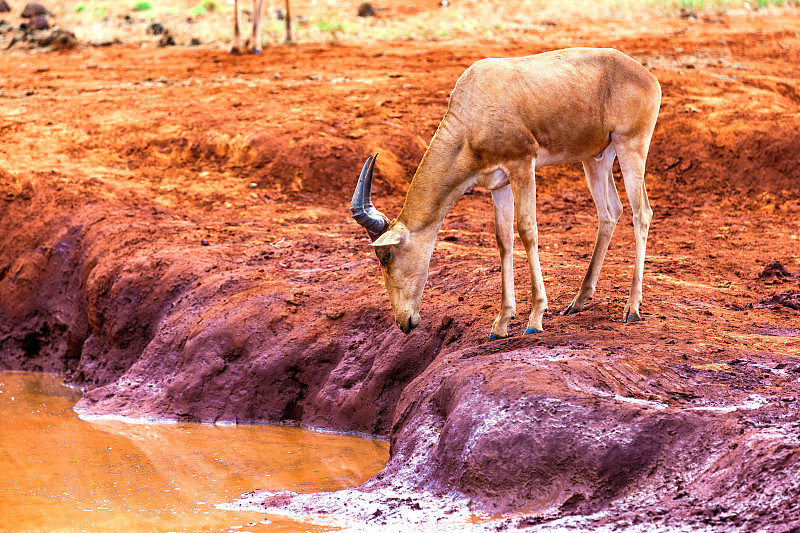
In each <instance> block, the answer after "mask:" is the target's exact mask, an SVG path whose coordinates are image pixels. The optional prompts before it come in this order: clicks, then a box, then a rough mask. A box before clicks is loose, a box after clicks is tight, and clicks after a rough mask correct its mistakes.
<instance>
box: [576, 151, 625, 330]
mask: <svg viewBox="0 0 800 533" xmlns="http://www.w3.org/2000/svg"><path fill="white" fill-rule="evenodd" d="M615 157H616V153H615V152H614V147H613V145H611V144H609V145H608V147H607V148H606V149H605V150H604V151H603V152H602V154H600V156H599V157H593V158H592V159H589V160H587V161H584V162H583V170H584V172H585V173H586V183H588V184H589V190H590V191H591V193H592V199H594V204H595V206H596V207H597V221H598V222H597V239H596V240H595V242H594V251H593V252H592V259H591V261H590V262H589V268H588V269H587V270H586V275H585V276H584V278H583V283H581V289H580V291H579V292H578V294H577V296H575V298H574V299H573V300H572V303H570V304H569V305H568V306H567V307H566V309H564V310H563V311H562V312H561V314H562V315H568V314H572V313H577V312H579V311H582V310H583V306H584V305H585V304H586V302H587V300H590V299H591V298H592V296H594V290H595V287H596V286H597V279H598V278H599V277H600V269H601V268H602V266H603V260H604V259H605V257H606V252H607V251H608V245H609V243H610V242H611V236H612V235H613V234H614V228H615V227H616V226H617V221H618V220H619V217H620V215H621V214H622V202H620V199H619V194H618V193H617V187H616V185H615V184H614V174H613V172H612V168H613V166H614V158H615Z"/></svg>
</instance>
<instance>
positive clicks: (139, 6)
mask: <svg viewBox="0 0 800 533" xmlns="http://www.w3.org/2000/svg"><path fill="white" fill-rule="evenodd" d="M151 9H153V4H151V3H150V2H147V1H146V0H140V1H139V2H136V3H135V4H133V10H134V11H136V12H139V11H150V10H151Z"/></svg>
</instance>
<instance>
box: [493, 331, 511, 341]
mask: <svg viewBox="0 0 800 533" xmlns="http://www.w3.org/2000/svg"><path fill="white" fill-rule="evenodd" d="M505 338H508V335H506V336H505V337H501V336H500V335H495V334H494V333H490V334H489V340H490V341H496V340H497V339H505Z"/></svg>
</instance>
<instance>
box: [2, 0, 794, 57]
mask: <svg viewBox="0 0 800 533" xmlns="http://www.w3.org/2000/svg"><path fill="white" fill-rule="evenodd" d="M13 3H14V4H18V5H12V7H13V8H15V9H14V11H13V12H12V13H11V14H9V15H10V16H9V15H7V16H6V17H5V18H6V20H8V21H10V22H14V23H16V22H17V20H19V19H18V14H19V12H20V11H21V10H22V7H23V4H24V3H23V2H22V0H13ZM45 3H46V4H47V7H48V8H49V9H50V10H51V11H52V12H53V14H54V20H55V22H56V23H57V24H58V25H59V26H61V27H64V28H66V29H69V30H70V31H73V32H74V33H75V34H76V35H77V37H78V39H79V40H80V41H82V42H88V43H94V44H98V43H108V42H114V41H115V40H116V41H122V42H125V43H133V44H137V43H138V44H141V45H143V46H150V45H155V43H156V42H157V41H158V36H154V35H152V34H151V33H149V32H148V28H149V27H150V25H151V24H153V23H154V22H158V23H160V24H162V25H163V26H165V27H166V28H168V29H169V30H170V32H171V34H172V35H173V36H174V38H175V41H176V43H177V44H178V45H189V44H190V43H191V41H192V39H196V40H197V41H199V42H200V43H201V44H202V45H207V46H217V47H220V48H225V47H227V46H228V43H229V41H230V39H231V35H232V31H233V29H232V19H233V2H232V0H171V1H169V2H165V1H161V2H159V1H158V0H60V1H55V2H47V1H46V0H45ZM359 3H360V1H357V0H345V1H335V0H304V1H295V2H293V3H292V14H293V15H294V19H295V36H296V39H297V41H299V42H313V43H320V42H331V41H343V42H356V41H365V40H366V41H369V40H382V41H386V40H415V39H425V40H430V39H449V38H457V37H480V38H483V39H489V40H494V39H501V38H508V37H512V36H514V35H515V34H520V33H526V32H535V31H543V28H546V25H547V23H549V22H559V21H565V20H569V21H574V20H576V19H577V20H579V19H585V18H589V19H627V20H630V19H637V18H652V17H662V16H678V15H679V14H681V13H683V14H684V15H686V14H687V13H689V12H690V13H696V14H704V13H708V14H719V13H722V12H737V11H738V12H748V11H750V12H754V11H758V12H767V13H768V12H771V11H775V10H782V11H785V10H797V9H798V6H800V0H750V1H744V0H569V1H567V2H558V1H553V0H509V1H498V0H489V1H484V0H451V2H450V5H449V6H447V7H441V6H440V5H439V2H438V0H384V1H381V0H374V2H373V5H374V6H375V7H376V8H378V16H377V17H374V18H361V17H358V16H357V15H356V12H357V7H358V5H359ZM242 5H243V6H244V8H245V9H248V10H249V9H252V4H251V3H250V2H248V1H247V0H244V1H243V2H242ZM282 7H283V1H272V2H268V4H267V9H266V13H267V17H266V21H265V24H264V34H263V35H262V42H263V44H264V45H265V46H269V45H270V44H276V43H281V42H282V41H283V39H284V22H283V21H282V20H278V19H277V18H276V16H275V15H276V11H277V10H278V9H281V8H282ZM244 18H245V21H247V20H248V18H249V17H248V16H247V15H245V17H244Z"/></svg>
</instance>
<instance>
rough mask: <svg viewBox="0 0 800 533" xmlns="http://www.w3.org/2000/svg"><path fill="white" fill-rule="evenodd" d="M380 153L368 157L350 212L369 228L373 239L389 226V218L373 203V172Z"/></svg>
mask: <svg viewBox="0 0 800 533" xmlns="http://www.w3.org/2000/svg"><path fill="white" fill-rule="evenodd" d="M377 159H378V154H375V155H374V156H372V157H370V158H368V159H367V162H366V163H364V167H363V168H362V169H361V175H360V176H359V177H358V183H357V184H356V191H355V192H354V193H353V199H352V200H351V201H350V212H351V213H352V216H353V218H354V219H355V220H356V222H358V223H359V224H360V225H361V226H363V227H364V229H366V230H367V234H368V235H369V238H370V239H372V240H373V241H374V240H375V239H377V238H378V237H380V236H381V234H382V233H383V232H384V231H386V229H387V228H388V227H389V219H388V218H387V217H386V215H384V214H383V213H381V212H380V211H378V210H377V209H375V206H374V205H372V172H373V170H375V161H376V160H377Z"/></svg>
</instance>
